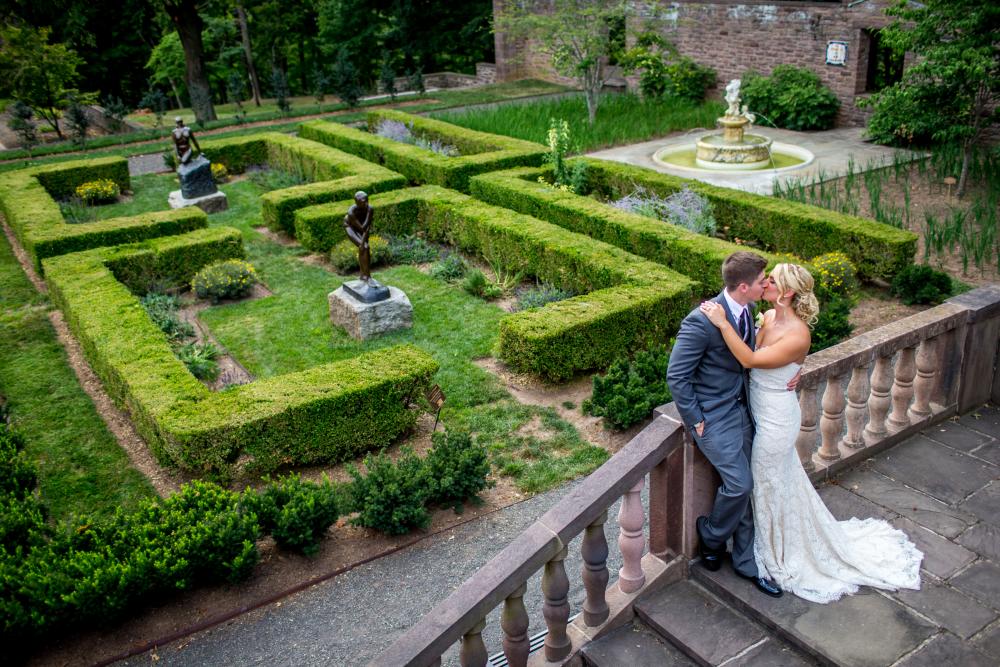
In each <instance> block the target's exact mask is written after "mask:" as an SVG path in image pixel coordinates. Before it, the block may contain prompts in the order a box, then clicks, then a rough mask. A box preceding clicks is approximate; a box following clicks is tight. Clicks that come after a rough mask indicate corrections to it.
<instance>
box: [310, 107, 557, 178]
mask: <svg viewBox="0 0 1000 667" xmlns="http://www.w3.org/2000/svg"><path fill="white" fill-rule="evenodd" d="M367 118H368V125H369V127H374V126H375V125H377V124H378V122H379V121H381V120H396V121H400V122H402V123H406V124H407V125H410V126H411V127H412V128H413V131H414V132H415V133H416V134H419V135H421V136H423V137H426V138H428V139H440V140H442V141H445V142H447V143H449V144H452V145H454V146H456V147H458V149H459V151H460V152H461V155H460V156H458V157H447V156H444V155H439V154H438V153H435V152H433V151H430V150H427V149H425V148H420V147H419V146H413V145H410V144H404V143H400V142H398V141H394V140H392V139H388V138H386V137H380V136H378V135H376V134H371V133H369V132H364V131H362V130H357V129H354V128H352V127H347V126H346V125H342V124H339V123H331V122H328V121H322V120H318V121H310V122H308V123H303V124H302V126H301V129H300V130H299V136H302V137H305V138H307V139H313V140H314V141H319V142H321V143H324V144H328V145H330V146H334V147H336V148H339V149H341V150H344V151H347V152H348V153H352V154H354V155H358V156H361V157H363V158H365V159H366V160H369V161H370V162H374V163H376V164H384V165H385V166H386V167H388V168H389V169H392V170H394V171H398V172H399V173H401V174H403V175H404V176H406V177H407V178H408V179H409V180H410V182H411V183H413V184H418V185H419V184H425V183H426V184H433V185H440V186H443V187H446V188H452V189H454V190H458V191H460V192H468V190H469V178H470V177H471V176H474V175H475V174H481V173H484V172H487V171H495V170H497V169H508V168H510V167H524V166H538V165H540V164H541V163H542V157H543V156H544V154H545V152H546V150H547V149H546V147H545V146H542V145H541V144H536V143H534V142H531V141H524V140H522V139H513V138H511V137H502V136H498V135H495V134H488V133H486V132H477V131H475V130H468V129H465V128H463V127H458V126H457V125H452V124H451V123H445V122H443V121H440V120H432V119H430V118H424V117H422V116H414V115H412V114H408V113H403V112H401V111H391V110H378V111H372V112H370V113H369V114H368V116H367Z"/></svg>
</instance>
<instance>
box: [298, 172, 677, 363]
mask: <svg viewBox="0 0 1000 667" xmlns="http://www.w3.org/2000/svg"><path fill="white" fill-rule="evenodd" d="M371 201H372V205H373V206H374V207H375V225H376V229H377V230H378V231H379V232H380V233H382V232H388V233H395V234H403V233H412V232H414V231H416V230H418V229H419V230H422V231H424V232H425V233H426V234H427V235H428V237H429V238H431V239H432V240H435V241H439V242H443V243H448V244H450V245H454V246H456V247H458V248H460V249H462V250H464V251H466V252H470V253H475V254H478V255H481V256H483V257H486V258H489V259H490V260H492V261H495V262H499V263H501V264H503V265H504V266H506V267H509V268H510V269H511V270H513V271H523V272H524V273H525V274H526V275H530V276H535V277H538V278H540V279H541V280H544V281H546V282H549V283H552V284H553V285H556V286H558V287H561V288H564V289H569V290H572V291H574V292H576V293H578V294H582V296H578V297H574V298H572V299H567V300H565V301H559V302H555V303H550V304H548V305H546V306H545V307H543V308H540V309H538V310H529V311H525V312H521V313H516V314H512V315H509V316H507V317H505V318H504V319H503V320H501V322H500V341H499V354H500V356H501V357H502V358H503V359H504V361H506V362H507V363H509V364H511V365H512V366H513V367H515V368H517V369H518V370H522V371H527V372H531V373H535V374H538V375H542V376H544V377H546V378H549V379H552V380H565V379H567V378H569V377H571V376H572V375H573V374H574V373H576V372H579V371H584V370H592V369H596V368H606V367H607V366H608V364H610V363H611V362H612V361H613V360H614V359H615V358H616V357H618V356H620V355H621V354H622V353H623V352H627V351H629V350H633V349H639V348H643V347H646V346H647V345H648V344H649V343H652V342H663V341H665V340H666V339H667V338H668V336H669V335H670V334H671V333H672V332H674V331H676V328H677V326H678V325H679V323H680V321H681V319H682V318H683V317H684V316H685V315H686V314H687V312H688V310H689V309H690V307H691V298H692V291H693V288H694V287H695V283H694V282H693V281H691V280H689V279H688V278H686V277H684V276H682V275H680V274H679V273H676V272H675V271H672V270H670V269H668V268H667V267H665V266H663V265H661V264H657V263H655V262H650V261H647V260H644V259H641V258H639V257H636V256H635V255H632V254H630V253H628V252H625V251H624V250H621V249H619V248H616V247H614V246H611V245H609V244H607V243H602V242H601V241H596V240H594V239H591V238H588V237H586V236H583V235H581V234H575V233H573V232H570V231H567V230H565V229H562V228H561V227H558V226H556V225H553V224H551V223H548V222H544V221H542V220H538V219H536V218H532V217H530V216H527V215H522V214H518V213H513V212H511V211H510V210H507V209H503V208H498V207H496V206H492V205H490V204H485V203H483V202H481V201H478V200H475V199H473V198H471V197H468V196H466V195H463V194H460V193H458V192H455V191H452V190H445V189H443V188H440V187H437V186H424V187H421V188H413V189H409V190H397V191H394V192H387V193H384V194H382V195H379V196H378V197H373V198H372V200H371ZM345 205H346V202H342V203H340V204H326V205H322V206H314V207H310V208H305V209H302V210H300V211H298V212H297V213H296V216H295V224H296V233H297V234H298V237H299V240H300V242H301V243H303V245H306V247H311V248H312V249H314V250H323V249H325V248H327V247H329V245H331V244H332V243H333V242H336V241H338V240H340V239H341V238H343V236H344V233H343V229H342V228H341V225H340V217H341V216H342V211H343V208H344V206H345ZM310 244H313V245H310Z"/></svg>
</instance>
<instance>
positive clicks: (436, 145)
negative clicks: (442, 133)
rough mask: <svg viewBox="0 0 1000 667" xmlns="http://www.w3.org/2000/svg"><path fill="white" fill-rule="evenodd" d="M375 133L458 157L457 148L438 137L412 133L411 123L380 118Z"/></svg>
mask: <svg viewBox="0 0 1000 667" xmlns="http://www.w3.org/2000/svg"><path fill="white" fill-rule="evenodd" d="M375 134H377V135H378V136H380V137H385V138H386V139H392V140H393V141H398V142H400V143H404V144H413V145H414V146H419V147H420V148H425V149H427V150H429V151H433V152H435V153H437V154H438V155H444V156H445V157H458V156H459V152H458V148H456V147H455V146H452V145H451V144H446V143H444V142H443V141H441V140H439V139H426V138H424V137H419V136H417V135H415V134H413V125H412V124H410V125H407V124H406V123H403V122H401V121H398V120H388V119H386V120H382V121H379V124H378V125H377V126H376V127H375Z"/></svg>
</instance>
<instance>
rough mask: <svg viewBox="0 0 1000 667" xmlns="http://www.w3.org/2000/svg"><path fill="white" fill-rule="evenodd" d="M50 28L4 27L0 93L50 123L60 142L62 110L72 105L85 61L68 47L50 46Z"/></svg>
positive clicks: (0, 49) (0, 37)
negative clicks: (75, 87)
mask: <svg viewBox="0 0 1000 667" xmlns="http://www.w3.org/2000/svg"><path fill="white" fill-rule="evenodd" d="M50 32H51V31H50V30H49V29H48V28H32V27H30V26H24V27H18V26H14V25H7V26H3V27H2V28H0V92H4V93H9V94H11V96H12V97H14V98H16V99H19V100H21V101H22V102H24V103H25V104H27V105H28V106H30V107H31V108H32V109H34V110H35V113H37V114H38V115H39V116H41V117H42V118H43V119H44V120H46V121H48V123H49V125H51V126H52V127H53V128H54V129H55V131H56V134H57V135H59V138H60V139H64V138H65V136H64V135H63V133H62V129H61V128H60V127H59V116H60V111H61V110H62V109H65V108H66V107H67V106H68V105H69V96H70V94H71V93H72V92H74V89H73V87H72V86H73V84H74V83H75V82H76V80H77V79H78V78H79V75H78V74H77V72H76V68H77V67H79V66H80V65H81V64H82V62H83V61H82V60H81V59H80V58H79V56H77V55H76V52H75V51H74V50H73V49H71V48H69V47H67V46H66V45H65V44H49V33H50Z"/></svg>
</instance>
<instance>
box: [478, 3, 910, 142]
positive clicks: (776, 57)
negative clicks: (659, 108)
mask: <svg viewBox="0 0 1000 667" xmlns="http://www.w3.org/2000/svg"><path fill="white" fill-rule="evenodd" d="M502 2H503V0H493V4H494V12H496V10H497V9H498V6H499V5H501V4H502ZM889 4H891V2H890V1H889V0H861V1H860V2H853V1H851V2H849V1H848V0H842V1H841V2H775V1H773V0H772V1H770V2H769V1H766V0H744V1H743V2H730V1H726V0H714V1H712V0H709V1H705V0H701V1H695V0H676V1H674V2H663V3H660V4H659V5H656V6H655V9H654V5H652V4H649V3H643V2H634V3H632V6H633V8H634V10H635V13H634V15H633V17H632V18H631V19H630V23H629V27H628V33H629V35H630V36H631V35H634V34H636V32H638V31H640V30H642V29H644V28H645V26H647V25H649V26H652V27H655V29H657V30H658V31H659V32H660V33H661V34H662V35H663V36H664V37H666V38H667V39H669V40H670V41H672V42H673V43H674V44H675V45H677V47H678V49H679V50H680V52H681V53H682V54H684V55H687V56H689V57H691V58H693V59H694V60H696V61H698V62H699V63H702V64H705V65H709V66H711V67H712V68H714V69H715V71H716V72H717V73H718V83H719V90H721V88H723V87H724V86H725V84H726V83H727V82H728V81H729V80H730V79H735V78H739V77H740V76H741V75H742V74H743V73H744V72H746V71H747V70H749V69H754V70H756V71H758V72H760V73H762V74H770V72H771V70H772V69H773V68H774V67H775V66H776V65H780V64H791V65H795V66H798V67H808V68H809V69H811V70H813V71H814V72H816V73H817V74H818V75H819V76H820V79H821V80H822V81H823V83H824V84H825V85H827V86H828V87H829V88H830V89H831V90H833V92H834V93H835V94H836V95H837V97H838V98H839V99H840V103H841V108H840V112H839V114H838V116H837V124H838V125H850V126H858V125H864V123H865V120H866V119H867V117H868V115H869V114H870V111H869V110H862V109H859V108H858V107H857V106H856V105H855V100H856V98H858V97H859V96H863V95H864V91H865V87H866V84H867V72H868V39H867V37H866V36H865V34H864V31H865V29H877V28H881V27H884V26H886V25H887V24H888V23H889V22H890V18H889V17H887V16H886V15H885V11H884V10H885V8H886V7H887V6H888V5H889ZM831 41H843V42H846V43H847V60H846V63H845V64H844V65H843V66H839V65H828V64H826V52H827V45H828V43H829V42H831ZM496 60H497V80H500V81H505V80H510V79H515V78H523V77H534V78H543V79H547V80H551V81H560V82H566V81H567V80H566V79H564V78H562V77H559V76H558V75H556V74H555V73H554V72H552V70H551V68H550V67H549V64H548V58H547V57H545V56H543V55H541V54H540V53H538V52H537V49H532V48H530V45H525V44H522V43H516V42H512V41H511V40H508V39H506V37H505V36H504V35H502V34H498V35H496Z"/></svg>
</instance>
